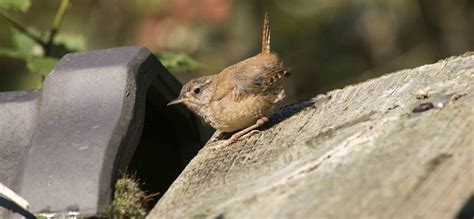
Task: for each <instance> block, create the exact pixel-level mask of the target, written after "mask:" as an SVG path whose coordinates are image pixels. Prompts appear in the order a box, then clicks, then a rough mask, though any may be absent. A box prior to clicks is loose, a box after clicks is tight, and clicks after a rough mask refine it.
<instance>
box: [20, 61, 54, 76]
mask: <svg viewBox="0 0 474 219" xmlns="http://www.w3.org/2000/svg"><path fill="white" fill-rule="evenodd" d="M56 63H58V59H56V58H51V57H31V58H29V59H28V61H27V64H26V65H27V67H28V70H30V71H31V72H34V73H39V74H40V75H42V76H46V75H47V74H49V73H50V72H51V70H53V68H54V66H55V65H56Z"/></svg>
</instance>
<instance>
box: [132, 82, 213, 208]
mask: <svg viewBox="0 0 474 219" xmlns="http://www.w3.org/2000/svg"><path fill="white" fill-rule="evenodd" d="M166 103H167V101H166V100H165V99H164V98H163V97H162V96H161V95H160V93H159V92H158V90H157V89H155V88H154V87H153V86H151V87H150V88H149V89H148V91H147V100H146V112H145V120H144V125H143V132H142V135H141V138H140V143H139V145H138V147H137V149H136V151H135V153H134V155H133V157H132V160H131V162H130V164H129V166H128V172H130V173H132V174H136V177H137V178H138V179H139V180H140V182H141V183H142V184H143V185H142V189H143V190H144V191H146V192H147V193H148V194H153V193H158V195H157V196H155V197H153V199H152V200H151V201H150V202H149V203H148V206H149V209H151V208H152V207H153V206H154V205H155V204H156V202H157V201H158V200H159V199H160V198H161V196H162V195H163V194H164V193H165V192H166V190H167V189H168V187H169V186H170V185H171V184H172V183H173V181H174V180H175V179H176V178H177V177H178V175H179V174H180V173H181V171H182V170H183V169H184V167H185V166H186V165H187V164H188V163H189V161H190V160H191V159H192V158H193V157H194V156H195V155H196V154H197V153H198V151H199V149H200V148H202V147H203V145H204V143H205V142H206V141H207V139H208V138H209V137H210V136H209V134H207V135H208V136H207V137H206V133H202V132H205V131H206V130H207V129H206V128H205V127H202V125H201V123H200V121H199V120H197V119H196V118H195V117H194V116H192V115H191V114H190V113H189V111H187V110H186V109H184V108H180V107H166ZM203 136H204V137H203Z"/></svg>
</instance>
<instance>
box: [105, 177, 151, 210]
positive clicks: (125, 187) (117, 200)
mask: <svg viewBox="0 0 474 219" xmlns="http://www.w3.org/2000/svg"><path fill="white" fill-rule="evenodd" d="M153 196H154V194H153V195H147V194H146V192H144V191H142V190H141V189H140V182H139V180H138V179H136V178H135V176H133V175H130V174H124V175H123V177H122V178H121V179H119V180H118V181H117V183H116V184H115V193H114V198H113V201H112V203H110V205H109V206H108V208H107V212H108V214H109V215H110V216H111V217H112V218H145V215H146V214H147V209H146V203H147V201H149V199H150V198H151V197H153Z"/></svg>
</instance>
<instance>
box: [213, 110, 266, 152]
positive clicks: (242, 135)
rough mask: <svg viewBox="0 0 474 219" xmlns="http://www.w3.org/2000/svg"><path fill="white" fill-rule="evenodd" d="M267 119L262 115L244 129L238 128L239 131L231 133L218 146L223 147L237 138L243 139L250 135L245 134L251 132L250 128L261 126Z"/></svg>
mask: <svg viewBox="0 0 474 219" xmlns="http://www.w3.org/2000/svg"><path fill="white" fill-rule="evenodd" d="M267 121H268V118H267V117H262V118H260V119H258V120H257V122H256V123H255V124H253V125H251V126H249V127H247V128H245V129H242V130H240V131H239V132H237V133H235V134H233V135H232V136H231V137H230V138H229V139H227V140H226V141H225V142H224V143H223V144H221V145H220V146H219V147H225V146H228V145H230V144H232V143H234V142H236V141H238V140H241V139H244V138H246V137H248V136H250V135H247V134H250V133H251V132H252V130H254V129H256V128H258V127H260V126H262V125H263V124H265V123H266V122H267ZM252 134H253V133H252Z"/></svg>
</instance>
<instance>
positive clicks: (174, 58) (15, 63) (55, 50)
mask: <svg viewBox="0 0 474 219" xmlns="http://www.w3.org/2000/svg"><path fill="white" fill-rule="evenodd" d="M30 5H31V1H30V0H0V9H1V11H0V15H1V16H0V17H1V18H2V19H4V20H5V21H7V22H8V23H9V25H10V27H11V28H12V29H11V31H10V35H9V38H8V39H7V40H8V41H10V44H9V45H7V46H2V47H0V63H6V64H5V66H6V68H5V69H3V71H4V72H3V73H2V75H0V77H1V80H0V91H5V90H20V89H36V88H40V87H41V86H42V83H43V81H44V79H45V77H46V75H47V74H48V73H50V72H51V71H52V69H53V68H54V66H55V65H56V64H57V62H58V61H59V59H60V58H61V57H62V56H63V55H65V54H66V53H70V52H77V51H83V50H86V49H87V46H86V39H85V37H84V35H82V34H80V33H74V34H61V33H59V30H60V26H61V23H62V20H63V18H64V16H65V13H66V10H67V9H68V7H69V0H61V2H60V5H59V7H58V9H57V11H56V15H55V18H54V20H53V22H52V25H51V28H50V29H49V30H47V31H39V30H38V29H36V28H34V27H25V26H23V25H22V24H20V23H19V22H17V21H16V20H14V19H13V18H11V17H10V16H8V15H7V11H9V12H11V11H18V12H22V13H24V12H26V11H28V9H29V7H30ZM25 16H26V15H25ZM156 55H157V57H158V58H159V59H160V60H161V62H162V63H163V65H164V66H165V67H167V68H168V69H169V70H171V71H174V72H182V71H188V70H193V69H197V68H198V67H199V64H198V62H197V61H195V60H193V59H192V58H190V57H189V56H187V55H185V54H180V53H173V52H162V53H157V54H156Z"/></svg>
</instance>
